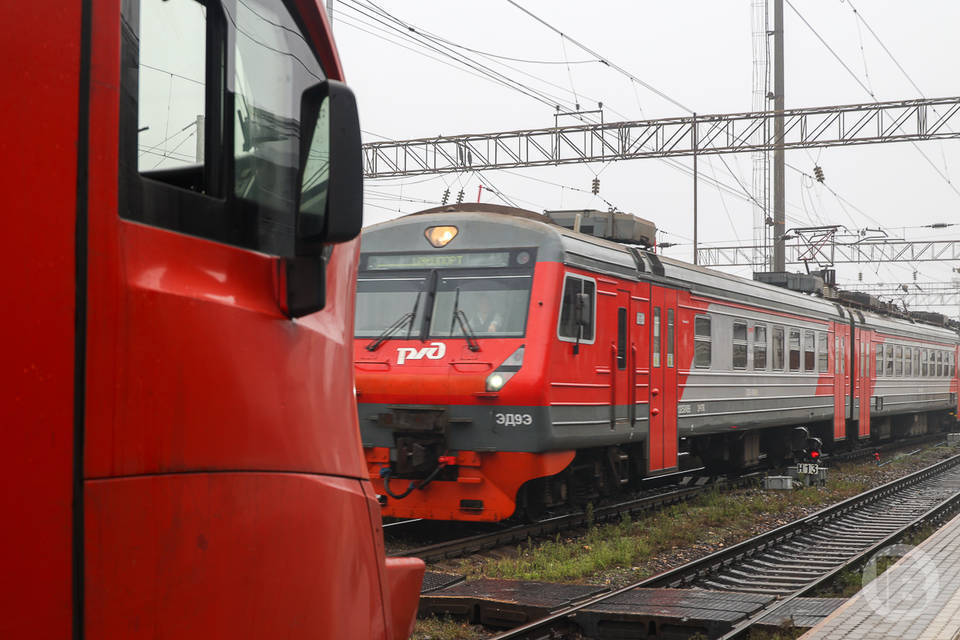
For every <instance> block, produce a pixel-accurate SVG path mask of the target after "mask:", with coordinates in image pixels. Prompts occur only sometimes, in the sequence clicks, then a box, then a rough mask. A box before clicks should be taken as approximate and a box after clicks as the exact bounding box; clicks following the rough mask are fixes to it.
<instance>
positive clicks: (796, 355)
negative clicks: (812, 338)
mask: <svg viewBox="0 0 960 640" xmlns="http://www.w3.org/2000/svg"><path fill="white" fill-rule="evenodd" d="M790 371H800V330H799V329H790Z"/></svg>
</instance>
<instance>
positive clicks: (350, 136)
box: [296, 80, 363, 256]
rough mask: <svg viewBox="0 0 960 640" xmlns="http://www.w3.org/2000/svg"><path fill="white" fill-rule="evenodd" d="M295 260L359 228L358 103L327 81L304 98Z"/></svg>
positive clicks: (349, 237)
mask: <svg viewBox="0 0 960 640" xmlns="http://www.w3.org/2000/svg"><path fill="white" fill-rule="evenodd" d="M300 113H301V121H300V194H299V202H298V203H297V216H296V219H297V223H296V224H297V255H301V256H302V255H319V253H320V252H321V251H322V245H323V244H324V243H327V244H329V243H336V242H345V241H347V240H352V239H353V238H356V237H357V235H358V234H359V233H360V228H361V227H362V226H363V156H362V153H361V150H360V119H359V117H358V114H357V101H356V98H355V97H354V95H353V91H351V90H350V88H349V87H347V85H345V84H343V83H342V82H337V81H336V80H328V81H326V82H322V83H320V84H317V85H314V86H312V87H310V88H309V89H307V90H306V91H304V92H303V96H302V98H301V109H300Z"/></svg>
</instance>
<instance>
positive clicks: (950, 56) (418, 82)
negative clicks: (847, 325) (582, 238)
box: [333, 0, 960, 315]
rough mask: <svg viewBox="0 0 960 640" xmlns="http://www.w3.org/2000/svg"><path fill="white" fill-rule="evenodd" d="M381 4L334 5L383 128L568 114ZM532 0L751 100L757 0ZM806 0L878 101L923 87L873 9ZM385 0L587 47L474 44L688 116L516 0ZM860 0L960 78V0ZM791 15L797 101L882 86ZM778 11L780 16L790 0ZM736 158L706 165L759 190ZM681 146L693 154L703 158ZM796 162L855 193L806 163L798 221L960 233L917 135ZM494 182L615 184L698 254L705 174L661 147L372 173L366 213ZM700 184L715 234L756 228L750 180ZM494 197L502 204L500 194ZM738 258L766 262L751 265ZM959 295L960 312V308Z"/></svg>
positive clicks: (552, 201)
mask: <svg viewBox="0 0 960 640" xmlns="http://www.w3.org/2000/svg"><path fill="white" fill-rule="evenodd" d="M368 2H369V0H346V1H344V0H335V2H334V20H333V22H334V32H335V35H336V39H337V44H338V47H339V50H340V54H341V57H342V60H343V64H344V67H345V71H346V74H347V80H348V82H349V83H350V84H351V85H352V86H353V88H354V90H355V91H356V93H357V96H358V100H359V104H360V116H361V126H362V128H363V129H364V131H365V133H364V139H365V140H367V141H372V140H378V139H381V138H379V137H378V136H382V137H386V138H392V139H406V138H416V137H423V136H431V135H438V134H443V135H452V134H462V133H481V132H493V131H504V130H511V129H518V128H535V127H544V126H551V125H552V124H553V122H554V116H553V109H552V108H550V107H549V106H547V105H545V104H543V103H541V102H539V101H537V100H535V99H533V98H531V97H528V96H526V95H523V94H522V93H520V92H519V91H516V90H512V89H508V88H505V87H502V86H500V85H498V84H495V83H493V82H490V81H488V80H485V79H482V78H478V77H476V76H475V75H471V74H470V73H469V72H468V71H467V70H465V69H464V67H463V66H462V65H459V64H457V63H455V62H453V61H451V60H450V59H449V58H446V57H444V56H443V55H441V54H437V53H429V54H428V55H430V56H432V57H434V58H439V59H440V60H442V61H438V60H434V59H430V57H427V56H426V55H424V53H426V52H425V50H424V49H423V48H421V47H419V46H417V45H416V44H415V43H414V42H412V41H411V40H410V39H408V38H407V37H406V36H404V35H402V34H401V33H398V32H397V31H390V30H389V29H388V28H387V27H386V26H384V25H383V24H380V23H378V22H376V21H375V20H374V19H373V18H372V17H371V15H373V14H374V11H373V10H372V8H371V7H370V6H369V5H368V6H367V7H364V5H365V4H367V3H368ZM518 2H519V4H521V5H522V6H523V7H525V8H526V9H528V10H529V11H530V12H532V13H534V14H536V15H537V16H539V17H541V18H542V19H544V20H545V21H547V22H549V23H551V24H552V25H554V26H556V27H557V28H558V29H560V30H562V31H563V32H564V33H565V34H567V35H569V36H570V37H571V38H572V39H574V40H577V41H579V42H581V43H583V44H585V45H586V46H588V47H589V48H592V49H594V50H595V51H596V52H598V53H599V54H601V55H602V56H604V57H605V58H607V59H609V60H611V61H612V62H614V63H616V64H618V65H620V66H621V67H624V68H625V69H627V70H629V71H630V72H631V73H632V74H634V75H635V76H636V77H637V78H639V79H641V80H643V81H644V82H646V83H648V84H650V85H653V86H654V87H656V88H657V89H659V90H660V91H662V92H663V93H664V94H666V95H668V96H669V97H670V98H672V99H673V100H675V101H676V102H678V103H681V104H682V105H684V106H687V107H689V108H690V109H693V110H695V111H697V112H698V113H725V112H736V111H749V110H751V105H752V101H753V96H752V73H753V63H754V60H753V49H752V45H751V36H752V25H751V1H750V0H714V1H706V0H699V1H696V0H673V1H672V2H652V1H642V2H612V1H605V0H595V1H594V2H590V3H574V2H556V1H554V2H548V1H546V0H518ZM793 4H794V6H796V8H797V9H798V10H799V11H800V12H801V13H802V14H803V17H804V18H806V20H807V21H809V23H810V24H811V25H812V26H813V28H814V29H816V30H817V32H818V33H819V34H820V35H821V36H822V37H823V38H824V39H825V40H826V42H827V43H828V44H829V45H830V46H831V47H832V48H833V49H834V50H835V51H836V53H837V54H838V55H839V56H840V58H841V59H842V60H843V61H844V62H845V63H846V65H847V66H848V67H849V68H850V70H851V71H852V72H853V73H854V74H856V76H857V77H858V78H859V79H860V82H862V83H863V84H864V85H866V86H867V87H868V88H870V89H871V90H872V91H873V93H874V94H875V96H876V98H877V99H879V100H894V99H908V98H916V97H920V96H919V95H918V92H917V90H916V89H915V88H914V87H913V86H912V85H911V82H910V80H909V79H908V78H907V77H906V76H905V75H904V73H903V72H901V71H900V70H899V69H898V68H897V66H896V65H895V64H894V62H893V61H892V60H891V58H890V57H889V56H888V54H887V53H886V52H885V51H884V50H883V48H882V46H881V44H880V43H879V42H878V40H877V39H876V38H875V37H874V36H873V35H872V34H871V33H870V32H869V31H868V30H867V28H866V27H865V26H864V23H863V22H860V21H858V20H857V18H856V16H855V14H854V12H853V10H852V8H851V4H850V2H845V1H842V0H816V1H812V0H793ZM376 6H378V7H381V8H382V9H385V10H386V11H388V12H389V13H391V14H392V15H393V16H395V17H397V18H399V19H401V20H404V21H406V22H408V23H410V24H412V25H415V26H416V27H418V28H421V29H424V30H426V31H428V32H431V33H433V34H436V35H438V36H441V37H443V38H446V39H447V40H450V41H452V42H454V43H456V44H459V45H463V46H465V47H471V48H474V49H478V50H482V51H485V52H490V53H494V54H497V55H502V56H510V57H514V58H521V59H527V60H538V61H551V62H564V61H569V62H570V63H571V64H569V65H567V64H530V63H527V62H514V61H504V62H505V63H506V64H509V65H510V66H511V67H514V68H513V69H510V68H507V67H504V66H500V65H496V64H494V63H492V62H491V61H490V60H489V59H485V58H481V57H479V56H477V55H476V54H469V53H468V54H467V55H469V56H470V57H471V58H473V59H475V60H478V61H482V62H483V63H484V64H487V65H488V66H491V67H495V68H496V69H497V70H498V71H500V72H501V73H503V74H504V75H506V76H508V77H510V78H513V79H516V80H520V81H522V82H524V83H525V84H526V85H528V86H530V87H534V88H537V89H539V90H542V91H544V92H546V93H549V94H552V95H554V96H557V97H559V98H561V99H563V100H565V101H566V102H567V103H569V104H572V103H573V102H575V101H579V102H580V104H581V107H582V108H584V109H587V108H596V102H597V101H602V102H603V103H604V117H605V120H606V121H612V120H617V119H642V118H655V117H665V116H679V115H686V114H685V113H684V112H683V111H682V110H681V109H680V108H679V107H677V106H675V105H674V104H671V103H670V102H668V101H666V100H664V99H662V98H660V97H658V96H657V95H656V94H654V93H653V92H651V91H649V90H647V89H646V88H644V87H642V86H639V85H637V84H636V83H634V82H631V81H630V80H629V79H628V78H627V77H625V76H624V75H622V74H620V73H617V72H615V71H613V70H611V69H610V68H608V67H606V66H604V65H602V64H600V63H597V62H596V61H595V59H594V58H593V57H592V56H591V55H589V54H588V53H586V52H584V51H583V50H581V49H579V48H578V47H577V46H576V45H575V44H573V43H572V42H570V41H569V40H565V39H563V38H561V37H560V36H559V35H557V34H556V33H554V32H552V31H550V30H549V29H548V28H547V27H545V26H544V25H542V24H540V23H538V22H537V21H536V20H534V19H533V18H531V17H530V16H528V15H526V14H524V13H523V12H522V11H520V10H519V9H517V8H516V7H514V6H512V5H511V4H510V3H508V2H507V1H506V0H490V1H488V2H483V3H477V2H466V1H461V0H447V1H445V2H439V1H426V0H422V1H418V2H397V1H393V0H382V2H377V4H376ZM854 6H855V7H856V9H857V10H858V11H859V12H860V15H861V16H862V18H863V20H864V21H865V22H866V23H867V24H869V26H870V27H872V29H873V31H874V32H875V33H876V34H877V36H879V38H880V40H881V41H882V43H883V45H885V46H886V47H887V49H889V51H890V52H891V53H892V54H893V56H894V57H895V58H896V60H897V61H898V62H899V63H900V64H901V65H902V66H903V68H904V69H905V70H906V72H907V73H908V74H909V77H910V79H912V81H913V82H914V83H916V85H917V86H918V87H919V88H920V89H921V90H922V92H923V94H924V95H925V96H927V97H945V96H954V95H958V94H960V82H958V80H960V74H958V71H960V69H958V66H960V39H958V37H957V34H958V33H960V3H958V2H955V1H953V0H942V1H941V0H936V1H935V0H926V1H924V2H918V3H904V2H899V1H892V0H856V2H855V3H854ZM361 11H362V12H365V13H367V14H369V15H363V13H361ZM785 16H786V18H785V31H786V38H785V47H786V53H785V56H784V59H785V66H786V74H785V77H786V91H785V96H786V106H787V107H788V108H789V107H814V106H825V105H831V104H847V103H859V102H869V101H870V100H871V98H870V96H869V95H868V94H867V91H866V90H865V89H864V88H863V87H861V86H860V85H859V84H858V82H857V81H856V80H855V79H854V78H852V77H851V75H850V73H849V72H848V71H847V70H845V69H844V67H843V66H842V65H841V64H840V63H839V62H838V61H837V60H836V59H835V58H834V57H833V56H832V54H831V53H830V52H829V51H828V50H827V48H826V47H825V46H824V45H823V44H822V43H820V42H819V41H818V40H817V38H816V36H815V35H814V34H813V33H812V32H811V30H810V29H809V28H808V27H807V26H806V25H805V24H804V23H803V22H802V21H801V19H800V18H799V17H798V16H797V14H796V13H795V12H794V11H793V10H792V9H791V8H790V7H789V6H787V7H786V8H785ZM770 20H771V25H772V5H771V15H770ZM771 28H772V26H771ZM391 41H392V42H391ZM401 44H402V45H403V46H401ZM404 47H408V48H404ZM771 48H772V43H771ZM411 49H413V50H411ZM461 51H462V50H461ZM591 60H593V61H591ZM451 65H452V66H451ZM524 74H529V75H524ZM546 82H549V83H552V85H551V84H545V83H546ZM567 122H568V123H570V124H573V123H574V121H572V120H567ZM919 147H920V149H922V150H923V152H924V153H925V154H926V156H927V157H928V158H929V159H930V161H932V162H933V164H935V165H936V167H937V168H938V169H939V171H940V172H942V173H944V174H945V175H946V176H948V177H949V178H950V179H951V180H955V181H956V183H957V185H958V188H960V141H945V142H927V143H919ZM723 158H724V159H725V160H726V161H727V164H728V165H729V168H730V169H732V172H733V174H735V175H736V177H734V175H732V174H731V171H729V170H728V169H727V168H726V167H724V165H723V163H722V162H721V160H720V159H719V157H717V156H714V157H711V158H707V157H704V158H703V159H701V162H700V171H701V175H702V176H703V177H705V178H709V177H713V176H716V178H717V179H718V180H720V181H722V182H724V183H726V184H727V185H729V186H731V187H732V188H733V191H737V192H739V191H740V187H739V186H738V184H737V180H739V181H740V182H742V183H743V185H745V186H746V187H747V188H750V185H751V158H750V156H749V155H746V154H738V155H728V156H723ZM681 161H682V162H683V164H686V165H689V164H690V161H689V159H682V160H681ZM787 162H788V163H790V164H793V165H795V166H797V167H798V168H801V169H803V170H804V171H807V172H808V173H812V171H813V166H814V165H815V164H819V165H820V166H822V167H823V170H824V172H825V175H826V181H827V184H828V185H829V186H830V187H832V189H833V190H834V191H835V192H836V193H837V194H839V195H840V196H842V197H843V198H844V199H846V201H847V202H848V203H849V204H847V205H846V206H845V209H844V207H843V206H841V203H840V202H838V199H837V198H836V197H835V196H834V195H833V194H832V193H831V192H830V191H829V190H827V189H826V188H825V187H824V186H822V185H819V184H817V183H814V182H812V181H810V180H806V179H803V178H802V176H801V175H800V174H798V173H796V172H793V171H788V173H787V216H788V220H787V225H788V227H789V226H800V225H804V226H806V225H814V224H834V223H836V224H843V225H845V226H847V227H849V228H864V227H877V226H878V225H882V226H883V227H884V228H886V229H887V231H888V232H889V233H890V234H891V236H901V237H902V236H904V235H906V237H908V238H911V239H919V238H931V237H936V236H937V235H939V236H940V237H945V238H947V237H948V238H956V237H960V226H958V227H955V228H953V229H948V230H942V231H933V230H930V229H923V228H922V227H921V226H922V225H925V224H931V223H937V222H958V223H960V193H958V191H957V190H955V189H954V187H953V186H951V185H950V184H948V183H947V181H946V180H945V179H944V178H943V177H941V176H940V175H938V173H937V171H936V170H934V168H933V167H931V166H930V164H929V163H928V161H927V160H925V159H924V157H923V155H921V153H920V152H919V151H918V150H917V149H916V148H914V146H913V145H911V144H910V143H898V144H889V145H868V146H859V147H849V148H832V149H824V150H818V149H813V150H809V151H806V150H800V151H790V152H788V153H787ZM595 173H600V180H601V188H600V196H601V197H602V198H601V197H595V196H593V195H592V194H590V193H589V190H590V183H591V180H592V179H593V177H594V175H595ZM481 181H482V182H483V183H485V184H487V185H488V186H490V187H492V188H495V189H497V190H499V191H501V192H502V193H503V194H505V195H506V196H507V197H508V198H509V199H510V200H512V201H513V202H515V203H517V204H519V205H521V206H525V207H528V208H530V209H533V210H536V211H541V210H543V209H555V208H581V207H589V208H599V209H606V208H607V204H606V202H605V201H604V200H606V201H607V202H609V203H611V204H613V205H615V206H616V207H618V208H619V209H620V210H623V211H627V212H631V213H635V214H637V215H639V216H642V217H645V218H649V219H651V220H653V221H654V222H655V223H656V224H657V225H658V227H659V228H660V229H662V230H663V231H664V232H665V233H664V234H663V235H662V236H661V238H660V239H661V241H667V242H675V243H678V246H677V247H675V248H671V249H667V250H665V253H666V254H667V255H671V256H675V257H678V258H682V259H690V258H691V256H692V246H691V240H690V238H692V180H691V178H690V176H689V175H687V174H686V173H684V172H683V171H681V170H679V169H678V168H676V167H675V166H670V165H668V164H666V163H665V162H663V161H661V160H654V159H645V160H632V161H628V162H617V163H612V164H610V165H604V164H595V165H589V166H588V165H570V166H563V167H546V168H532V169H522V170H515V171H511V172H504V171H490V172H484V173H483V174H482V175H478V174H462V175H454V174H444V175H438V176H427V177H425V176H418V177H412V178H406V179H382V180H372V181H368V183H367V192H366V203H367V207H366V211H365V219H366V222H367V224H372V223H375V222H380V221H383V220H387V219H390V218H392V217H396V216H397V215H400V214H402V213H408V212H412V211H417V210H419V209H421V208H426V207H429V206H433V205H436V204H439V201H440V198H441V197H442V194H443V191H444V189H445V188H448V187H449V188H450V189H451V200H452V199H454V198H455V197H456V193H457V192H458V191H459V190H460V189H461V188H463V189H464V191H465V199H467V200H472V201H476V198H477V187H478V185H479V184H480V182H481ZM542 181H547V182H549V183H553V184H547V183H545V182H542ZM558 185H563V186H558ZM699 193H700V206H699V211H700V238H701V241H702V242H705V243H715V244H736V243H738V242H740V243H744V244H749V243H751V240H752V235H753V232H752V228H753V209H752V207H751V205H750V203H749V201H748V200H747V199H746V196H739V197H738V195H735V194H733V193H730V192H729V191H722V190H720V189H718V188H717V187H716V186H713V185H711V184H709V182H701V183H700V189H699ZM482 200H483V201H484V202H500V203H502V200H501V199H500V198H498V197H497V196H495V195H493V194H488V193H484V195H483V196H482ZM905 227H906V228H905ZM952 266H960V265H956V264H954V265H952ZM837 270H838V281H839V282H856V281H857V279H858V274H859V273H861V272H862V274H863V281H864V282H871V281H880V282H897V283H900V282H912V281H913V271H914V270H916V271H918V274H917V281H918V282H921V283H922V282H931V281H939V282H944V281H948V280H949V279H950V277H951V273H950V265H946V264H937V263H918V264H916V265H914V266H911V265H908V264H902V263H901V264H899V265H892V264H891V265H862V266H860V265H839V266H838V267H837ZM734 271H735V272H738V273H741V274H748V273H749V271H750V270H749V269H739V270H734ZM945 311H948V312H950V313H951V314H952V315H956V314H957V310H956V309H946V310H945Z"/></svg>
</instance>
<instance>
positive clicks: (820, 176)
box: [813, 167, 823, 182]
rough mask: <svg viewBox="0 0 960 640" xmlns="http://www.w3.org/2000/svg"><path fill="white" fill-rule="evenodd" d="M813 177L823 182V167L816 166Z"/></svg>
mask: <svg viewBox="0 0 960 640" xmlns="http://www.w3.org/2000/svg"><path fill="white" fill-rule="evenodd" d="M813 177H815V178H816V179H817V182H823V169H822V168H820V167H814V168H813Z"/></svg>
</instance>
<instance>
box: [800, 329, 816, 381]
mask: <svg viewBox="0 0 960 640" xmlns="http://www.w3.org/2000/svg"><path fill="white" fill-rule="evenodd" d="M803 338H804V340H803V370H804V371H815V370H816V369H814V367H815V366H816V365H815V359H816V356H815V353H816V348H817V335H816V334H815V333H814V332H813V331H809V330H808V331H805V332H804V336H803Z"/></svg>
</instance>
